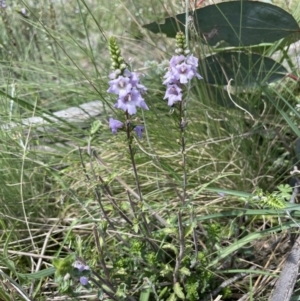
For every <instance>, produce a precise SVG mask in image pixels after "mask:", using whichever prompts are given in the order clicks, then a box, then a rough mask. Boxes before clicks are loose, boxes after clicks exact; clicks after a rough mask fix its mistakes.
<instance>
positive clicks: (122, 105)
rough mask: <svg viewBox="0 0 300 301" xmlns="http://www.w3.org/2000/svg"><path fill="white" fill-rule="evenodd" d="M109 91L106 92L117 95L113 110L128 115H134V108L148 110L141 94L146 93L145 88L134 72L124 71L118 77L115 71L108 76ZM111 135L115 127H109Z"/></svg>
mask: <svg viewBox="0 0 300 301" xmlns="http://www.w3.org/2000/svg"><path fill="white" fill-rule="evenodd" d="M109 77H110V79H111V80H110V81H109V85H110V87H109V89H108V90H107V92H109V93H114V94H116V95H118V100H117V103H116V104H115V108H118V109H121V110H123V111H125V112H128V114H130V115H133V114H135V113H136V107H139V108H142V109H145V110H149V108H148V106H147V105H146V103H145V100H144V98H143V97H142V95H141V94H142V93H145V92H146V91H147V88H146V87H145V86H144V85H142V84H140V79H139V75H138V74H137V73H136V72H131V71H129V70H128V69H125V70H124V72H123V75H119V74H118V72H117V71H115V72H112V73H111V74H110V75H109ZM111 128H112V131H113V133H115V132H116V128H115V127H111Z"/></svg>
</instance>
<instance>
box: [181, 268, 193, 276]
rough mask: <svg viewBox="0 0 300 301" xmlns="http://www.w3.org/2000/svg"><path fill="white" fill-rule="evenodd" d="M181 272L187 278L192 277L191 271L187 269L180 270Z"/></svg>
mask: <svg viewBox="0 0 300 301" xmlns="http://www.w3.org/2000/svg"><path fill="white" fill-rule="evenodd" d="M179 272H180V274H182V275H185V276H190V275H191V271H190V270H189V269H188V268H186V267H182V268H181V269H180V270H179Z"/></svg>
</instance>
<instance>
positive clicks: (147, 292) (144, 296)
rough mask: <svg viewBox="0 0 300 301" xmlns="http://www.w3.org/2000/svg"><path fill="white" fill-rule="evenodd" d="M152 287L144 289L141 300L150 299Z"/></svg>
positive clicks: (146, 300)
mask: <svg viewBox="0 0 300 301" xmlns="http://www.w3.org/2000/svg"><path fill="white" fill-rule="evenodd" d="M150 293H151V288H147V289H143V290H142V291H141V294H140V298H139V301H148V300H149V298H150Z"/></svg>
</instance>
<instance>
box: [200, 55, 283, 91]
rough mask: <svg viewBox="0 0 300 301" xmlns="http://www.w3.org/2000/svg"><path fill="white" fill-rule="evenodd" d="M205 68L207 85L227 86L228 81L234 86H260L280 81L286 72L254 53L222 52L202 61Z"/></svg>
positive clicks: (272, 61) (281, 67)
mask: <svg viewBox="0 0 300 301" xmlns="http://www.w3.org/2000/svg"><path fill="white" fill-rule="evenodd" d="M203 63H204V64H205V65H206V66H207V70H206V74H204V78H205V80H206V82H207V83H209V84H215V85H222V86H224V85H227V84H228V81H229V80H230V79H233V80H234V82H233V84H234V85H236V86H243V87H245V86H250V87H253V86H257V85H258V86H261V85H265V84H267V83H271V82H274V81H276V80H279V79H282V78H283V77H285V75H286V74H287V70H286V69H285V67H283V66H282V65H281V64H279V63H277V62H275V61H274V60H273V59H270V58H268V57H264V56H262V55H260V54H256V53H245V52H240V51H224V52H220V53H218V54H214V55H211V56H209V57H207V58H205V59H204V60H203Z"/></svg>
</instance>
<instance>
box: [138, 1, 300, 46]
mask: <svg viewBox="0 0 300 301" xmlns="http://www.w3.org/2000/svg"><path fill="white" fill-rule="evenodd" d="M192 20H193V23H194V25H193V26H192V27H193V28H194V30H195V31H196V32H197V33H198V34H200V35H201V37H202V38H203V39H204V41H206V43H208V44H209V45H216V44H217V43H219V42H221V41H223V42H225V43H226V44H227V45H229V46H249V45H256V44H260V43H272V42H274V41H277V40H279V39H282V38H284V37H286V36H288V35H290V34H291V33H295V32H299V26H298V24H297V21H296V20H295V19H294V18H293V16H292V15H291V14H289V13H288V12H286V11H285V10H283V9H282V8H280V7H278V6H275V5H272V4H269V3H263V2H256V1H255V2H254V1H230V2H223V3H219V4H216V5H208V6H206V7H204V8H200V9H197V10H195V11H194V15H193V16H192ZM185 23H186V22H185V13H183V14H178V15H176V17H175V18H174V17H170V18H166V19H165V23H164V24H158V23H156V22H153V23H150V24H146V25H144V26H143V27H145V28H146V29H148V30H150V31H152V32H154V33H165V34H166V35H167V36H168V37H173V38H175V35H176V33H177V32H178V31H179V30H180V31H183V32H184V31H185Z"/></svg>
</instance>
